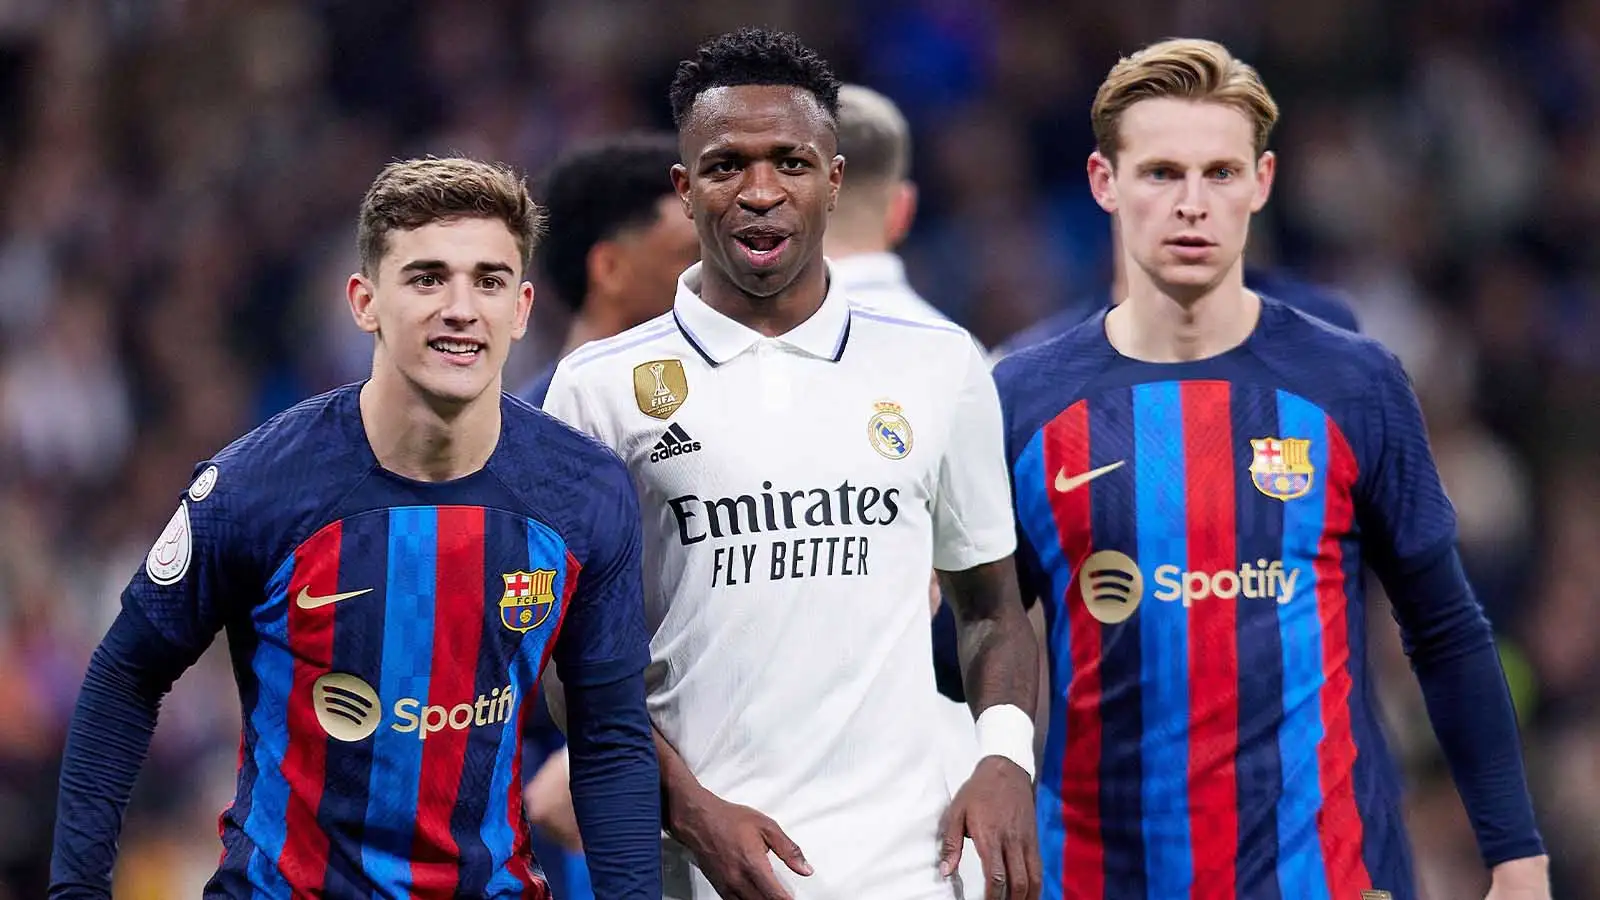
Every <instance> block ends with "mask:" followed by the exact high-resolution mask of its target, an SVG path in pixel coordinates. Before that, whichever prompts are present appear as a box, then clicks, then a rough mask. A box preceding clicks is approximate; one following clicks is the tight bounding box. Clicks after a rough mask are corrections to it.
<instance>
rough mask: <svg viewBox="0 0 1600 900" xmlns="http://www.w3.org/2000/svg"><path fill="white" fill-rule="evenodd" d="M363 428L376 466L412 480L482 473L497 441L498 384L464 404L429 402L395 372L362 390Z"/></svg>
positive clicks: (377, 376)
mask: <svg viewBox="0 0 1600 900" xmlns="http://www.w3.org/2000/svg"><path fill="white" fill-rule="evenodd" d="M361 425H362V428H363V429H364V430H365V431H366V433H367V443H368V444H369V445H371V447H372V454H373V456H375V457H377V459H378V465H380V466H383V467H384V468H385V469H388V470H389V471H390V472H393V473H395V474H396V475H401V476H404V477H406V478H411V479H414V480H416V481H452V480H454V479H457V478H464V477H466V476H468V475H471V474H472V473H474V472H476V471H478V470H479V469H482V468H483V467H484V466H485V465H486V464H487V463H488V462H489V457H490V456H491V455H493V454H494V448H495V445H496V444H498V443H499V441H500V386H499V382H498V380H497V381H496V383H495V384H493V385H490V387H489V389H488V390H485V391H484V392H483V394H482V395H480V396H479V397H477V398H476V399H474V400H471V401H469V402H467V403H463V404H450V405H448V406H441V405H439V404H434V403H430V402H429V401H428V400H427V398H425V397H423V396H422V395H421V394H420V392H419V391H418V390H417V389H416V388H415V387H414V386H412V385H410V384H408V383H406V381H405V379H403V378H401V377H400V375H399V373H398V372H392V373H389V374H388V375H387V377H385V375H384V374H383V373H381V372H374V373H373V376H372V378H371V379H370V380H369V381H368V382H367V383H366V384H364V385H362V387H361Z"/></svg>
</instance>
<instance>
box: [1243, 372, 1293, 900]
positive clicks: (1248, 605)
mask: <svg viewBox="0 0 1600 900" xmlns="http://www.w3.org/2000/svg"><path fill="white" fill-rule="evenodd" d="M1232 412H1233V435H1234V448H1233V452H1234V463H1233V465H1234V472H1235V473H1236V475H1235V478H1236V480H1235V482H1234V491H1233V493H1234V510H1235V512H1234V522H1235V525H1236V526H1237V528H1238V534H1237V542H1238V547H1237V556H1238V560H1239V563H1240V568H1241V570H1242V569H1243V567H1245V566H1249V567H1250V573H1249V574H1248V577H1249V578H1250V579H1251V580H1253V581H1256V587H1257V588H1258V591H1257V592H1258V593H1259V592H1260V591H1259V588H1260V587H1261V585H1260V583H1259V579H1260V578H1261V576H1260V575H1258V574H1256V573H1257V572H1260V571H1263V570H1270V567H1271V564H1272V562H1273V561H1274V560H1278V559H1279V558H1280V557H1281V556H1282V553H1283V510H1284V503H1283V501H1282V500H1278V499H1276V498H1274V497H1269V496H1267V495H1266V494H1264V493H1262V492H1261V491H1260V490H1257V489H1256V487H1255V485H1254V484H1253V483H1252V477H1251V475H1250V474H1249V471H1250V466H1251V463H1252V462H1253V460H1254V452H1253V451H1252V449H1251V444H1250V441H1251V440H1252V439H1260V438H1267V437H1273V436H1276V435H1277V434H1279V433H1280V429H1279V428H1278V401H1277V395H1276V393H1275V392H1274V391H1273V389H1272V388H1270V387H1265V386H1255V385H1235V387H1234V394H1233V410H1232ZM1236 605H1237V607H1238V613H1237V618H1238V629H1237V632H1236V637H1237V641H1238V647H1239V652H1240V656H1241V662H1240V668H1241V671H1240V672H1239V684H1238V707H1239V754H1238V758H1237V760H1236V762H1235V766H1234V767H1235V771H1236V773H1237V775H1238V788H1239V833H1238V842H1239V851H1238V861H1237V864H1236V865H1235V867H1234V869H1235V873H1236V874H1235V883H1236V884H1237V885H1238V887H1239V893H1240V895H1242V896H1247V897H1249V898H1251V900H1293V898H1292V897H1285V896H1283V895H1282V894H1280V893H1279V892H1278V875H1277V872H1278V806H1277V797H1278V792H1279V789H1280V786H1281V785H1282V783H1283V772H1282V766H1281V765H1279V760H1278V727H1279V725H1281V724H1282V722H1283V648H1282V642H1281V639H1280V637H1279V634H1278V604H1277V603H1276V602H1274V600H1273V599H1272V598H1270V597H1255V598H1249V597H1245V598H1241V599H1239V600H1238V601H1237V604H1236ZM1244 660H1248V663H1246V662H1245V661H1244Z"/></svg>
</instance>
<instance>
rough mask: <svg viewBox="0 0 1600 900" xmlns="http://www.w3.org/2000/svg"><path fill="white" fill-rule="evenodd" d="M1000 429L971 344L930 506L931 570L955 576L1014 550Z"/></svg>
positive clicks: (985, 371)
mask: <svg viewBox="0 0 1600 900" xmlns="http://www.w3.org/2000/svg"><path fill="white" fill-rule="evenodd" d="M1003 429H1004V425H1003V424H1002V420H1001V416H1000V394H999V392H997V391H996V390H995V386H994V376H992V375H990V374H989V366H988V363H987V362H986V360H985V359H984V357H983V354H982V353H981V352H980V351H979V350H978V348H977V346H976V345H975V344H969V345H968V349H967V359H966V373H965V375H964V376H963V378H962V382H961V387H960V389H959V393H958V394H957V396H956V399H955V409H954V411H953V414H952V415H951V418H950V437H949V439H948V441H947V442H946V445H945V454H944V459H942V460H940V462H939V485H938V494H937V496H936V497H935V498H934V507H933V566H934V568H936V569H940V570H942V571H945V572H960V571H962V570H965V569H970V568H973V567H974V566H979V565H982V564H984V563H990V562H994V561H995V560H999V559H1004V558H1005V557H1006V556H1009V555H1010V554H1011V553H1012V552H1013V551H1015V550H1016V548H1017V530H1016V525H1015V523H1014V521H1013V519H1012V512H1011V482H1010V479H1009V478H1008V477H1007V476H1006V450H1005V433H1004V430H1003Z"/></svg>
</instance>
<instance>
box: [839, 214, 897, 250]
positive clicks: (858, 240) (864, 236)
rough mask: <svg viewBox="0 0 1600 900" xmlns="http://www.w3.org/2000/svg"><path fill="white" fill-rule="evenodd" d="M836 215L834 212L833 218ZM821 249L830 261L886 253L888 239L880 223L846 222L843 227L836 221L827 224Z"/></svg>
mask: <svg viewBox="0 0 1600 900" xmlns="http://www.w3.org/2000/svg"><path fill="white" fill-rule="evenodd" d="M838 215H839V213H838V211H837V210H835V211H834V216H835V217H837V216H838ZM823 247H824V250H823V252H824V253H826V254H827V256H828V257H829V258H830V259H843V258H845V257H847V256H865V255H866V254H869V253H888V252H889V239H888V237H887V233H886V232H885V231H884V227H883V222H882V221H876V222H873V221H868V222H865V223H858V222H848V223H845V225H844V227H841V225H840V223H839V222H838V221H833V222H829V223H828V237H827V240H826V241H824V243H823Z"/></svg>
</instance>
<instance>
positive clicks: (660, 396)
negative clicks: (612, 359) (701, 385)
mask: <svg viewBox="0 0 1600 900" xmlns="http://www.w3.org/2000/svg"><path fill="white" fill-rule="evenodd" d="M633 398H634V400H636V401H638V403H639V411H640V412H642V413H644V414H645V415H647V416H654V417H655V418H657V419H666V418H670V417H671V416H672V414H673V413H675V412H677V411H678V407H680V406H682V405H683V401H685V400H687V399H689V379H688V378H687V377H685V375H684V374H683V361H682V360H677V359H653V360H651V361H650V362H647V363H640V364H638V365H637V366H634V367H633Z"/></svg>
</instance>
